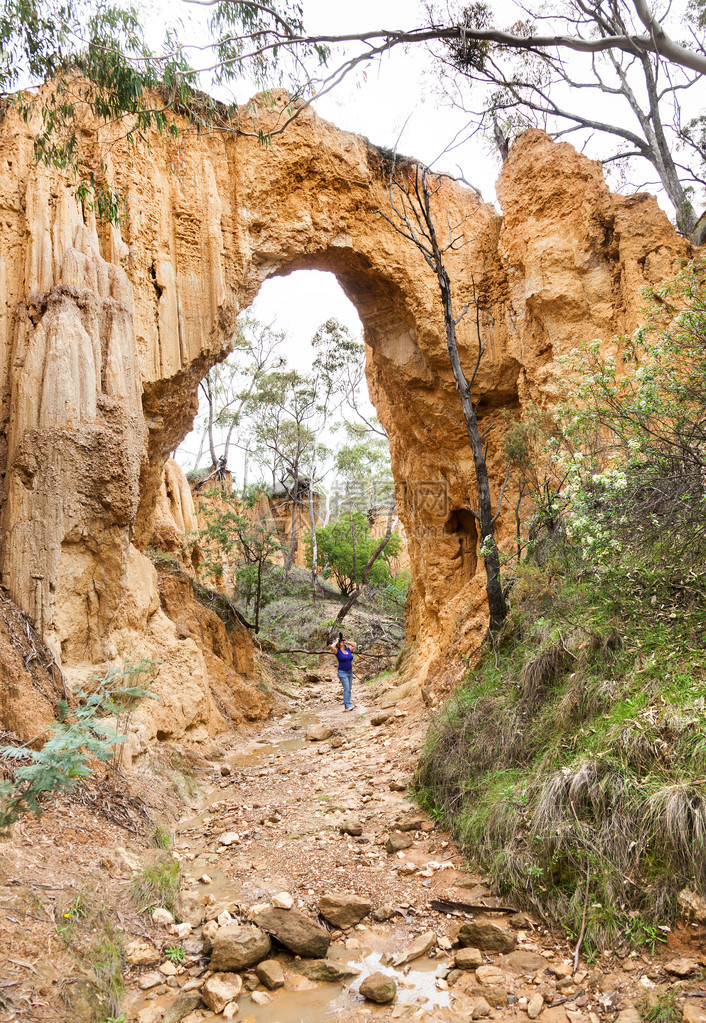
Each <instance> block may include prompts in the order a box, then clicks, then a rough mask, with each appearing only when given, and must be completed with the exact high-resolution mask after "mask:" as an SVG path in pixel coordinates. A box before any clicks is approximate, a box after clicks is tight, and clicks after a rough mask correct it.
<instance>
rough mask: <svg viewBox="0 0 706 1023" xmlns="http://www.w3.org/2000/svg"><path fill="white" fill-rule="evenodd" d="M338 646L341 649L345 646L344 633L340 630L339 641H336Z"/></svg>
mask: <svg viewBox="0 0 706 1023" xmlns="http://www.w3.org/2000/svg"><path fill="white" fill-rule="evenodd" d="M336 646H337V647H338V649H339V650H340V649H341V647H342V646H343V633H342V632H339V634H338V643H336Z"/></svg>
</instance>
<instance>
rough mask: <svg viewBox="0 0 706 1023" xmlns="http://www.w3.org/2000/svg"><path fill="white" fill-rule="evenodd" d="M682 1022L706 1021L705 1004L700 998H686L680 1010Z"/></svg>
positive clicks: (703, 1022) (695, 1022) (700, 1022)
mask: <svg viewBox="0 0 706 1023" xmlns="http://www.w3.org/2000/svg"><path fill="white" fill-rule="evenodd" d="M682 1016H683V1019H684V1023H706V1006H705V1005H704V1003H703V1000H702V999H701V998H687V1000H686V1001H685V1002H684V1009H683V1011H682Z"/></svg>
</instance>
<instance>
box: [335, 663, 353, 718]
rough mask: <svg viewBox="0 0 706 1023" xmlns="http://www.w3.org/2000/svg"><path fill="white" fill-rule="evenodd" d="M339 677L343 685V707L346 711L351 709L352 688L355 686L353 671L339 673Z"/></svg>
mask: <svg viewBox="0 0 706 1023" xmlns="http://www.w3.org/2000/svg"><path fill="white" fill-rule="evenodd" d="M338 677H339V678H340V680H341V682H342V683H343V706H344V707H345V708H346V710H350V709H351V686H352V685H353V672H352V671H339V673H338Z"/></svg>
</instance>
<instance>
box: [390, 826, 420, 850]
mask: <svg viewBox="0 0 706 1023" xmlns="http://www.w3.org/2000/svg"><path fill="white" fill-rule="evenodd" d="M413 842H414V839H413V838H412V836H411V835H403V834H402V832H401V831H393V832H392V834H391V835H389V836H388V838H387V841H386V842H385V848H386V849H387V851H388V852H389V853H396V852H402V850H403V849H409V847H410V846H411V845H412V844H413Z"/></svg>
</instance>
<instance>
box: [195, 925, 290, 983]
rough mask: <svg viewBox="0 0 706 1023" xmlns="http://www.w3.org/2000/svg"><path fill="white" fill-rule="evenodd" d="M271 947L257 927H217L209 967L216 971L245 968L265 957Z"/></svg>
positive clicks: (265, 936) (265, 935)
mask: <svg viewBox="0 0 706 1023" xmlns="http://www.w3.org/2000/svg"><path fill="white" fill-rule="evenodd" d="M276 912H282V910H277V911H276ZM271 947H272V943H271V941H270V939H269V937H268V935H267V934H266V933H265V931H264V930H261V929H260V928H259V927H252V926H250V925H246V926H243V927H238V926H236V927H219V928H218V931H217V932H216V934H215V935H214V937H213V946H212V951H211V969H212V970H214V971H216V972H230V971H236V970H245V969H247V968H248V966H254V965H255V964H256V963H260V962H262V960H263V959H267V957H268V955H269V954H270V949H271Z"/></svg>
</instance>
